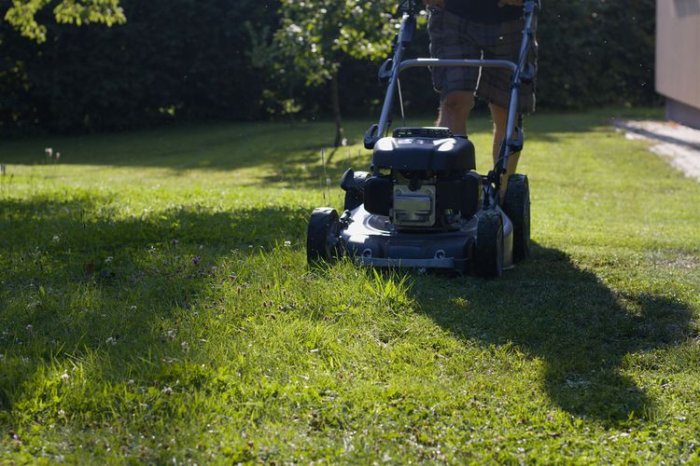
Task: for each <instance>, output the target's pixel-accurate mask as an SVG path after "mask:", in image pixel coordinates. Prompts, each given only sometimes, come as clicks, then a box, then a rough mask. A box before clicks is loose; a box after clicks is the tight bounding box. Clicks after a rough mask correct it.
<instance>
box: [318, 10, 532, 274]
mask: <svg viewBox="0 0 700 466" xmlns="http://www.w3.org/2000/svg"><path fill="white" fill-rule="evenodd" d="M419 8H420V6H419V2H418V0H406V1H405V2H403V4H402V11H403V17H402V20H401V27H400V29H399V33H398V34H397V36H396V38H395V40H394V51H393V58H390V59H388V60H387V61H386V62H385V63H384V64H383V65H382V67H381V68H380V72H379V75H380V78H382V79H385V80H387V81H388V89H387V91H386V96H385V99H384V104H383V107H382V113H381V117H380V119H379V123H378V124H374V125H372V126H371V127H370V128H369V130H368V131H367V133H366V134H365V138H364V145H365V147H366V148H367V149H369V150H372V151H373V153H372V164H371V167H370V171H357V172H356V171H353V170H352V169H349V170H347V171H346V172H345V174H344V175H343V177H342V180H341V183H340V186H341V188H342V189H343V190H344V191H345V203H344V206H343V213H342V214H341V215H338V212H337V211H336V210H335V209H333V208H330V207H322V208H317V209H315V210H314V211H313V213H312V214H311V218H310V220H309V225H308V230H307V243H306V248H307V258H308V261H309V264H312V265H314V264H318V263H319V262H330V261H332V260H334V259H336V258H339V257H342V256H348V257H350V258H353V259H354V260H355V261H356V262H357V263H359V264H362V265H367V266H372V267H384V268H399V267H408V268H417V269H424V270H428V269H443V270H454V271H459V272H463V273H474V274H476V275H478V276H481V277H486V278H494V277H499V276H500V275H501V274H502V272H503V270H504V269H507V268H509V267H512V266H513V264H515V263H517V262H518V261H521V260H523V259H525V258H526V257H528V255H529V253H530V193H529V186H528V179H527V176H525V175H520V174H515V175H511V176H510V178H509V180H508V188H507V192H506V196H505V199H504V200H503V202H501V201H500V199H499V194H498V193H499V189H500V183H501V175H502V174H503V173H504V172H505V171H506V167H507V164H508V158H509V156H510V155H511V154H513V153H516V152H519V151H520V150H521V149H522V147H523V131H522V116H520V115H518V112H517V107H518V105H517V102H518V96H519V92H520V86H521V84H522V83H523V82H527V81H528V80H532V79H534V74H535V70H534V68H533V67H532V66H531V65H529V64H528V63H527V56H528V52H529V50H530V47H531V46H532V44H533V42H534V33H533V27H532V26H533V21H534V16H535V14H536V11H537V10H538V8H539V1H538V0H525V1H524V6H523V8H524V28H523V33H522V43H521V48H520V56H519V61H518V63H514V62H511V61H507V60H442V59H432V58H417V59H407V60H404V59H403V56H404V52H405V51H406V49H407V47H408V46H409V44H410V43H411V40H412V37H413V35H414V32H415V29H416V19H415V16H416V14H418V11H419ZM417 67H498V68H505V69H508V70H510V71H511V72H512V86H511V89H512V90H511V96H510V104H509V108H508V120H507V126H506V135H507V137H506V139H505V140H504V141H503V143H502V145H501V151H500V156H499V159H498V162H497V163H496V164H495V166H494V168H493V170H491V171H490V172H489V173H488V174H487V175H480V174H478V173H476V171H475V169H476V162H475V154H474V145H473V144H472V143H471V141H469V139H468V138H467V137H465V136H457V135H453V134H452V133H451V132H450V131H449V130H448V129H446V128H431V127H427V128H415V127H406V128H397V129H395V130H394V131H393V132H392V134H391V135H390V136H389V135H388V130H389V126H390V119H391V113H392V107H393V101H394V96H395V94H396V93H397V89H398V90H399V91H400V89H399V88H398V87H397V86H398V82H399V74H400V73H401V72H402V71H403V70H406V69H408V68H417ZM399 95H400V92H399ZM402 111H403V107H402Z"/></svg>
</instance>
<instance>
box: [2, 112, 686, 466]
mask: <svg viewBox="0 0 700 466" xmlns="http://www.w3.org/2000/svg"><path fill="white" fill-rule="evenodd" d="M606 117H607V115H606V114H604V113H597V114H595V113H594V114H588V115H537V116H533V117H532V118H530V119H529V120H528V128H529V132H528V142H527V152H526V155H525V156H524V157H523V160H522V162H521V171H522V172H525V173H528V175H529V177H530V180H531V186H532V195H533V225H534V226H533V236H534V240H535V241H536V245H535V247H534V252H533V257H532V258H531V259H530V260H528V261H527V262H525V263H523V264H522V265H521V266H518V267H517V268H516V269H515V270H513V271H509V272H507V273H506V275H505V276H504V277H503V279H501V280H497V281H482V280H479V279H475V278H471V277H460V276H456V277H454V276H443V275H432V274H428V275H420V274H414V273H408V274H405V273H399V272H393V273H375V272H373V271H371V270H365V269H359V268H357V267H355V266H354V265H353V264H351V263H350V262H348V261H341V262H340V263H338V264H335V265H332V266H329V267H327V268H324V269H321V270H309V269H308V268H307V267H306V265H305V252H304V247H305V245H304V241H305V238H304V235H305V228H306V221H307V218H308V214H309V212H310V209H312V208H313V207H316V206H319V205H324V204H331V205H334V206H336V207H339V206H340V204H341V193H340V190H339V189H337V188H335V180H337V179H338V177H339V175H340V173H342V171H343V170H344V169H345V168H346V167H348V166H350V165H354V166H355V167H356V168H362V167H363V166H366V164H367V155H366V152H365V151H364V150H362V149H361V148H360V147H359V146H358V145H352V146H350V147H348V148H343V149H340V150H339V151H337V152H335V153H334V152H333V151H331V150H329V149H326V150H325V151H324V155H325V157H326V158H329V157H330V162H329V163H328V165H327V167H325V169H324V167H322V166H321V163H320V154H319V152H320V150H321V148H322V147H323V144H322V142H323V141H324V137H325V138H328V134H329V131H330V128H331V126H330V125H328V124H297V125H294V126H288V125H283V124H270V125H222V126H217V127H213V128H206V127H199V128H192V129H179V130H177V131H176V130H172V131H169V130H161V131H155V132H143V133H133V134H123V135H108V136H90V137H82V138H63V139H55V140H53V139H47V140H43V141H41V140H39V141H15V142H4V143H0V163H7V164H8V169H7V173H8V174H7V175H6V176H5V177H3V178H1V180H2V182H1V185H0V196H1V197H0V204H1V207H2V209H1V210H0V281H1V282H2V289H1V291H0V332H1V333H0V354H2V356H1V358H0V404H1V406H0V408H1V411H0V424H1V425H2V429H3V432H4V436H3V439H2V441H1V442H0V458H2V461H10V462H23V461H32V462H34V461H39V462H41V461H45V462H47V463H48V462H54V461H57V460H65V461H69V462H84V461H89V462H97V461H110V462H111V461H134V460H135V461H145V462H156V463H161V462H166V461H168V462H170V461H172V460H173V458H174V459H175V460H176V461H178V462H185V463H187V462H192V463H195V462H198V463H201V462H219V463H230V462H233V461H244V462H245V461H250V462H260V461H263V462H310V461H319V462H329V463H337V462H348V463H358V462H373V461H377V462H378V461H385V462H389V463H406V462H436V461H437V462H448V463H464V462H499V463H500V462H516V461H528V462H531V461H541V462H553V461H575V462H581V463H590V462H596V463H598V462H602V461H606V462H607V461H612V462H635V461H636V462H660V461H690V462H693V461H698V456H697V455H698V453H697V450H696V447H695V444H696V437H697V435H696V433H697V431H698V429H699V428H700V425H699V423H698V422H699V421H697V419H699V418H700V416H699V414H700V404H699V403H698V401H697V400H698V393H700V382H698V380H700V379H699V378H698V375H699V374H698V371H699V370H698V367H700V365H699V363H700V345H699V344H698V327H697V317H698V312H699V311H700V296H699V294H700V293H699V290H700V247H699V246H698V245H700V220H699V216H698V215H697V214H698V212H697V209H695V208H694V207H693V206H697V205H698V203H699V202H700V187H699V186H698V184H697V183H695V182H693V181H691V180H688V179H685V178H683V177H682V175H681V174H678V173H677V172H675V171H673V170H672V169H670V168H668V167H667V166H666V165H665V164H664V163H663V162H662V161H661V160H659V159H657V158H656V157H655V156H653V155H651V154H650V153H648V152H647V151H646V149H645V145H644V144H643V143H640V142H631V141H627V140H625V139H624V137H623V136H622V135H620V134H618V133H616V132H615V131H614V130H612V129H610V128H609V127H608V126H607V125H606V121H607V119H606ZM364 126H365V125H364V124H361V123H357V124H351V125H350V128H349V131H348V133H349V134H351V135H356V136H357V138H356V139H358V140H359V137H360V135H361V130H362V129H363V128H364ZM487 128H488V122H487V121H486V120H484V119H477V120H476V121H475V124H474V125H473V131H474V136H473V139H474V141H475V143H476V145H477V148H478V149H479V148H482V149H481V152H482V153H483V148H484V147H488V136H487V134H486V130H487ZM351 142H352V141H351ZM44 147H53V148H54V150H58V151H61V153H62V156H61V161H60V162H59V163H58V164H56V163H49V161H48V160H46V158H45V156H44V154H43V149H44ZM479 162H480V166H481V167H485V165H486V163H485V162H484V158H480V159H479ZM326 178H331V179H332V180H333V186H331V188H330V189H327V188H326V187H325V184H326V182H325V179H326Z"/></svg>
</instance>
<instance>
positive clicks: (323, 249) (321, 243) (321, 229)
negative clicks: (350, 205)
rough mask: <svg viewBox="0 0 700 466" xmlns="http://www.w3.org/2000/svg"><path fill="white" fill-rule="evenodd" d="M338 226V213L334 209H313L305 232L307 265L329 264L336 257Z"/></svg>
mask: <svg viewBox="0 0 700 466" xmlns="http://www.w3.org/2000/svg"><path fill="white" fill-rule="evenodd" d="M338 226H339V222H338V212H336V211H335V209H332V208H330V207H319V208H317V209H314V211H313V213H312V214H311V218H310V219H309V225H308V228H307V230H306V259H307V261H308V263H309V265H317V264H318V263H320V262H330V261H331V260H333V259H335V258H336V257H337V256H338V251H337V249H336V243H337V238H336V237H335V234H336V233H337V231H338Z"/></svg>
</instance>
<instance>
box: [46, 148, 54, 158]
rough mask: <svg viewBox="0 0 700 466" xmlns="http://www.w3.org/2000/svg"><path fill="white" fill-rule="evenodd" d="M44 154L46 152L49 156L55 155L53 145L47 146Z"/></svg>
mask: <svg viewBox="0 0 700 466" xmlns="http://www.w3.org/2000/svg"><path fill="white" fill-rule="evenodd" d="M44 154H46V157H48V158H51V157H53V149H52V148H51V147H47V148H45V149H44Z"/></svg>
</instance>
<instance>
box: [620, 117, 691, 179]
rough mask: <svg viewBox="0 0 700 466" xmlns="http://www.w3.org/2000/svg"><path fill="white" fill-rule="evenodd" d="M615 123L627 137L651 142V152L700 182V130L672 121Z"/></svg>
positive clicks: (626, 121)
mask: <svg viewBox="0 0 700 466" xmlns="http://www.w3.org/2000/svg"><path fill="white" fill-rule="evenodd" d="M612 123H613V126H615V127H616V128H618V130H620V131H624V132H625V134H626V136H627V138H628V139H644V140H648V141H651V142H652V144H651V146H650V147H649V150H650V151H652V152H653V153H655V154H658V155H659V156H661V157H663V158H664V159H666V160H667V161H668V162H669V163H670V164H671V165H672V166H674V167H675V168H677V169H678V170H681V171H682V172H683V173H685V174H686V176H689V177H691V178H695V179H696V180H697V181H700V130H697V129H693V128H689V127H687V126H683V125H680V124H678V123H674V122H672V121H633V120H613V122H612Z"/></svg>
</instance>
